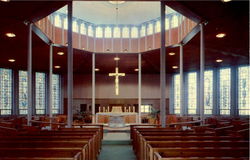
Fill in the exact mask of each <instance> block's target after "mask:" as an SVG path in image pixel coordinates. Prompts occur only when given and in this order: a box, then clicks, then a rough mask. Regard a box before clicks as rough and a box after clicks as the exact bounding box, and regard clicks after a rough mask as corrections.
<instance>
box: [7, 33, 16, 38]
mask: <svg viewBox="0 0 250 160" xmlns="http://www.w3.org/2000/svg"><path fill="white" fill-rule="evenodd" d="M5 35H6V36H7V37H9V38H13V37H16V35H15V34H14V33H6V34H5Z"/></svg>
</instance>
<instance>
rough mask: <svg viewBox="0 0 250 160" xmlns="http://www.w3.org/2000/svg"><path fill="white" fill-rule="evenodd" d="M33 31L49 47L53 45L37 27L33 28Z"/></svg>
mask: <svg viewBox="0 0 250 160" xmlns="http://www.w3.org/2000/svg"><path fill="white" fill-rule="evenodd" d="M32 31H33V32H34V33H35V34H36V35H37V36H38V37H39V38H41V39H42V40H43V41H44V42H45V43H47V44H48V45H49V44H52V43H53V42H52V41H51V40H50V39H49V38H48V37H47V36H46V34H44V33H43V32H42V31H41V30H40V29H39V28H38V27H37V26H36V25H33V26H32Z"/></svg>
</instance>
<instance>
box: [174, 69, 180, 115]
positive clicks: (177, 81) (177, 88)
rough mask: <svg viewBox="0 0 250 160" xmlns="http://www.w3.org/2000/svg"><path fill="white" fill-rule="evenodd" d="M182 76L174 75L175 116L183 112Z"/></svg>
mask: <svg viewBox="0 0 250 160" xmlns="http://www.w3.org/2000/svg"><path fill="white" fill-rule="evenodd" d="M180 91H181V90H180V75H179V74H176V75H174V114H180V112H181V104H180V101H181V98H180Z"/></svg>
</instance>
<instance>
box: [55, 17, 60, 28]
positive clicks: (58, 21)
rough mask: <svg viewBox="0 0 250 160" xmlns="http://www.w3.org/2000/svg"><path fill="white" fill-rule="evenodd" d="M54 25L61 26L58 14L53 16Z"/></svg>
mask: <svg viewBox="0 0 250 160" xmlns="http://www.w3.org/2000/svg"><path fill="white" fill-rule="evenodd" d="M55 26H56V27H62V20H61V17H60V16H59V15H56V16H55Z"/></svg>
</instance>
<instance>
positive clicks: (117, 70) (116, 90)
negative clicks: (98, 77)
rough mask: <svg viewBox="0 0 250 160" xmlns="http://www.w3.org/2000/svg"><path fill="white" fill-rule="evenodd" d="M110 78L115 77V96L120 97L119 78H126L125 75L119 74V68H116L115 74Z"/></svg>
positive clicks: (110, 74)
mask: <svg viewBox="0 0 250 160" xmlns="http://www.w3.org/2000/svg"><path fill="white" fill-rule="evenodd" d="M109 76H110V77H112V76H114V77H115V95H119V77H124V76H125V73H119V69H118V67H115V73H109Z"/></svg>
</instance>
